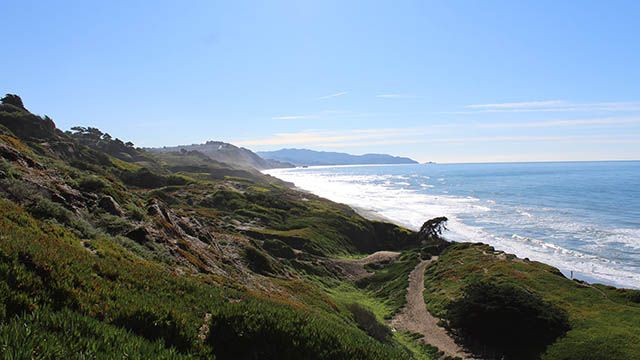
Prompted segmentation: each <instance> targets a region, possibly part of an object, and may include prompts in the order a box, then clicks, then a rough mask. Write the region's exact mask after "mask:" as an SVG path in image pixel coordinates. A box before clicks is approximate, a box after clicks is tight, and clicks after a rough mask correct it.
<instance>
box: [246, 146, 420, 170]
mask: <svg viewBox="0 0 640 360" xmlns="http://www.w3.org/2000/svg"><path fill="white" fill-rule="evenodd" d="M258 155H260V156H261V157H263V158H264V159H270V160H276V161H282V162H287V163H291V164H294V165H296V166H309V165H360V164H417V163H418V162H417V161H415V160H412V159H409V158H407V157H398V156H391V155H386V154H365V155H351V154H346V153H339V152H328V151H314V150H308V149H282V150H277V151H260V152H258Z"/></svg>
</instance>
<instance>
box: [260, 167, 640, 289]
mask: <svg viewBox="0 0 640 360" xmlns="http://www.w3.org/2000/svg"><path fill="white" fill-rule="evenodd" d="M267 173H269V174H271V175H273V176H276V177H278V178H280V179H283V180H285V181H288V182H292V183H294V184H295V185H296V186H297V187H299V188H301V189H304V190H307V191H311V192H313V193H315V194H317V195H319V196H322V197H325V198H328V199H331V200H333V201H336V202H340V203H344V204H348V205H351V206H354V207H357V208H361V209H364V210H366V211H371V212H374V213H377V214H380V215H381V216H384V217H386V218H388V219H390V220H391V221H394V222H396V223H398V224H401V225H403V226H406V227H409V228H411V229H414V230H416V229H419V228H420V226H421V225H422V224H423V223H424V221H426V220H428V219H430V218H433V217H437V216H446V217H447V218H449V223H448V228H449V230H450V232H448V233H447V237H448V238H449V239H451V240H454V241H473V242H484V243H487V244H490V245H492V246H494V247H495V248H496V249H499V250H502V251H506V252H508V253H513V254H516V255H518V256H519V257H523V258H524V257H527V258H530V259H531V260H536V261H541V262H544V263H548V264H550V265H553V266H556V267H558V268H560V269H561V270H564V271H573V272H574V273H575V274H577V275H579V274H584V275H586V276H587V277H589V278H596V279H600V280H602V281H604V282H607V283H615V284H617V285H621V286H628V287H636V288H640V273H639V272H640V269H632V268H629V267H625V266H620V264H617V263H615V262H614V261H612V260H610V259H607V258H604V257H602V256H600V255H598V254H597V253H590V252H589V251H588V250H589V249H590V247H597V246H602V244H605V243H607V242H609V243H620V244H623V245H624V246H626V247H628V248H630V249H635V250H640V230H639V229H613V230H607V231H604V230H602V229H595V228H590V227H589V225H588V224H581V223H576V222H571V221H567V220H566V219H562V218H560V217H559V216H558V215H557V211H553V210H554V209H548V208H538V209H529V208H519V209H515V210H514V209H511V208H505V207H504V206H502V205H501V204H499V203H496V201H494V200H487V201H480V200H479V199H478V198H475V197H472V196H464V197H462V196H452V195H449V194H447V192H446V191H442V192H441V193H444V194H433V193H430V190H431V188H432V187H433V186H432V185H429V184H426V179H425V178H424V177H422V179H423V181H424V182H423V183H422V184H420V187H418V188H416V189H415V190H414V189H410V188H408V187H407V186H408V185H409V183H408V181H407V180H409V178H410V177H411V176H403V175H388V174H386V175H360V174H350V173H342V172H336V171H332V169H330V168H326V169H318V168H314V169H312V171H308V170H307V169H304V170H300V169H277V170H269V171H267ZM416 179H417V180H420V178H415V177H413V180H414V181H415V180H416ZM437 181H439V182H441V183H442V182H444V181H445V179H444V178H438V179H437ZM556 210H557V209H556ZM462 219H474V220H475V221H474V223H475V224H477V225H474V226H472V225H470V224H469V221H463V220H462ZM506 222H508V223H511V224H514V225H516V226H518V227H519V228H522V229H532V231H533V230H534V229H548V233H550V234H554V233H557V234H560V235H558V236H574V237H575V236H578V235H580V234H582V235H581V236H582V237H580V238H578V239H576V241H579V242H580V243H581V244H583V245H582V247H580V248H576V249H574V248H572V249H570V248H567V247H566V246H560V245H558V244H554V243H552V242H550V241H544V240H541V239H538V238H535V237H530V236H524V235H522V234H517V233H511V234H506V233H505V234H501V233H500V232H496V231H491V230H489V227H493V228H500V225H504V224H505V223H506ZM478 225H480V226H478ZM576 234H578V235H576ZM594 239H597V241H596V240H594ZM549 240H552V238H549ZM638 254H639V255H640V251H639V252H638ZM634 270H635V271H634Z"/></svg>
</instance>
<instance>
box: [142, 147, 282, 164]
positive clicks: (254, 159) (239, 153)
mask: <svg viewBox="0 0 640 360" xmlns="http://www.w3.org/2000/svg"><path fill="white" fill-rule="evenodd" d="M148 150H150V151H152V152H164V153H167V152H180V151H182V150H184V151H198V152H200V153H202V154H205V155H207V156H208V157H210V158H211V159H212V160H215V161H219V162H222V163H226V164H231V165H234V166H236V167H245V168H254V169H258V170H264V169H274V168H286V167H293V165H292V164H287V163H283V162H280V161H278V160H271V159H263V158H261V157H260V156H258V155H256V154H255V153H254V152H252V151H251V150H248V149H245V148H241V147H237V146H235V145H232V144H228V143H225V142H221V141H207V142H206V143H204V144H192V145H179V146H165V147H161V148H153V149H148Z"/></svg>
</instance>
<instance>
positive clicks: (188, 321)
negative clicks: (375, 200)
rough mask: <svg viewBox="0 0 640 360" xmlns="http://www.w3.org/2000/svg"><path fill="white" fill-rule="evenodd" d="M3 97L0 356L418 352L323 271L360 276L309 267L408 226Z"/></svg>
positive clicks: (408, 238)
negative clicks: (141, 145)
mask: <svg viewBox="0 0 640 360" xmlns="http://www.w3.org/2000/svg"><path fill="white" fill-rule="evenodd" d="M7 106H14V105H7ZM6 109H7V108H6V107H3V108H2V109H0V124H2V128H0V130H1V131H2V133H1V136H2V137H1V138H0V159H1V162H0V171H1V174H0V185H1V186H0V349H2V350H1V352H2V353H3V355H5V354H9V355H10V356H11V357H14V358H60V357H64V356H68V357H72V358H75V357H78V356H80V357H89V358H91V357H97V358H105V357H114V356H115V357H133V358H172V359H173V358H214V357H215V358H221V359H224V358H231V357H233V358H237V356H240V358H256V357H260V358H278V359H280V358H284V359H286V358H291V359H294V358H300V357H301V356H302V357H304V358H317V359H329V358H331V359H334V358H338V359H340V358H342V359H351V358H362V359H411V358H412V357H413V356H414V355H413V353H411V352H410V351H408V350H407V349H406V348H405V346H404V345H403V343H402V342H401V341H398V340H397V339H396V337H393V336H389V334H390V332H389V331H388V329H387V328H386V326H384V325H383V324H382V323H381V321H380V319H381V318H379V317H377V315H375V316H374V315H373V314H372V313H371V312H369V310H367V309H366V308H365V307H362V305H361V303H357V304H356V303H355V302H350V303H349V304H350V306H347V304H344V303H339V304H337V303H336V302H335V301H334V300H332V298H331V296H330V295H329V294H328V292H327V291H326V290H325V288H324V285H323V281H330V282H333V283H335V284H344V286H350V285H346V283H345V282H344V281H343V280H341V279H339V277H338V276H337V275H336V274H335V273H333V272H331V270H330V269H328V268H324V270H322V272H321V273H322V274H323V276H324V278H321V279H320V278H319V279H313V278H308V277H305V275H304V274H305V272H304V271H300V270H299V269H301V268H305V267H306V268H309V269H311V268H314V267H317V268H318V269H319V268H322V265H318V262H319V261H321V259H322V258H323V257H322V256H324V255H328V254H333V253H341V254H345V255H349V254H354V253H355V252H356V251H358V252H364V251H367V250H368V249H377V248H386V247H389V248H391V247H393V246H395V245H396V244H395V243H394V241H395V240H396V238H398V239H402V242H401V243H400V244H398V245H399V246H400V247H403V246H404V247H406V246H409V245H410V244H411V242H412V241H414V239H413V238H412V233H410V232H407V231H406V230H403V229H399V228H398V227H396V226H393V225H386V224H383V225H381V224H378V223H374V222H370V221H368V220H365V219H363V218H362V217H360V216H358V215H357V214H356V213H355V212H353V211H352V210H351V209H349V208H348V207H345V206H341V205H337V204H333V203H331V202H329V201H326V200H323V199H320V198H317V197H313V196H311V195H308V194H301V193H298V192H296V191H293V190H290V189H288V188H287V187H285V186H283V184H281V183H280V182H279V181H277V180H275V179H273V178H269V177H264V176H262V175H260V174H259V173H257V172H252V171H248V170H238V169H234V168H232V167H229V166H227V165H224V164H220V163H217V162H214V161H209V160H207V159H206V158H201V157H199V155H198V154H193V153H183V154H160V155H150V154H148V153H145V152H144V151H141V150H139V149H136V148H134V147H133V146H132V144H125V143H122V142H121V141H120V140H118V139H113V138H112V137H111V136H110V135H109V134H105V133H102V132H100V131H99V130H97V129H94V128H75V129H74V131H73V132H70V133H62V132H60V131H58V130H56V129H55V128H49V127H48V126H49V125H50V124H49V123H48V121H50V120H47V119H44V118H40V117H37V116H35V115H32V114H30V113H28V111H26V110H24V109H18V110H16V111H15V112H7V111H6ZM33 129H36V130H38V131H32V130H33ZM15 132H18V133H19V134H20V135H16V133H15ZM42 140H46V144H44V143H43V142H42ZM183 157H185V158H187V159H183ZM195 158H198V160H194V159H195ZM182 160H184V163H181V161H182ZM195 161H198V162H199V164H198V166H197V167H192V168H189V166H191V165H189V163H190V162H195ZM194 171H197V172H194ZM388 234H391V235H392V236H395V237H396V238H390V237H388ZM306 250H309V251H306ZM354 291H356V292H358V294H359V295H358V296H359V297H360V298H361V299H363V303H362V304H367V303H376V304H377V300H373V299H371V298H370V297H369V295H368V294H366V293H364V292H361V291H359V290H355V289H354ZM365 300H366V301H365Z"/></svg>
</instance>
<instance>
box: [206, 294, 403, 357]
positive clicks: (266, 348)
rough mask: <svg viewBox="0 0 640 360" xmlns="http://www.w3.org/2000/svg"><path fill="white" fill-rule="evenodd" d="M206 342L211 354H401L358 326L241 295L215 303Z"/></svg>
mask: <svg viewBox="0 0 640 360" xmlns="http://www.w3.org/2000/svg"><path fill="white" fill-rule="evenodd" d="M210 331H211V332H210V334H209V337H208V339H207V342H208V343H209V344H210V345H212V347H213V352H214V354H215V356H216V359H219V360H228V359H233V360H242V359H267V360H268V359H278V360H289V359H291V360H298V359H308V360H314V359H327V360H329V359H331V360H342V359H344V360H346V359H372V360H374V359H381V360H382V359H385V360H387V359H404V358H409V356H407V354H406V353H404V352H403V351H401V350H397V349H395V348H393V347H392V346H391V345H388V344H383V343H380V342H378V341H376V340H374V339H373V338H371V337H369V336H367V335H366V334H365V333H363V332H362V331H361V330H359V329H356V328H352V327H347V326H345V325H343V324H342V323H341V322H338V321H331V320H328V319H323V318H321V317H319V316H315V315H314V314H313V313H309V312H306V311H300V310H294V309H292V308H289V307H287V306H284V305H277V304H273V303H269V302H268V301H264V300H263V301H259V302H258V301H255V300H250V299H246V300H244V301H242V302H240V303H236V304H229V305H227V306H224V307H221V308H217V309H216V311H215V312H214V313H213V318H212V321H211V326H210Z"/></svg>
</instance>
